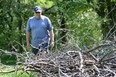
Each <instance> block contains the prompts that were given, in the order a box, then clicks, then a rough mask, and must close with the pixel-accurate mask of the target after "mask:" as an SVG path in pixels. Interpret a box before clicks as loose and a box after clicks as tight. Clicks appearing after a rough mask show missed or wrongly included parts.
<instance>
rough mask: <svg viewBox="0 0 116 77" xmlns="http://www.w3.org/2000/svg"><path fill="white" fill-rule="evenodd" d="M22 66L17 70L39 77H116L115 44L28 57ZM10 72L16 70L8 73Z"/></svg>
mask: <svg viewBox="0 0 116 77" xmlns="http://www.w3.org/2000/svg"><path fill="white" fill-rule="evenodd" d="M22 64H23V66H22V67H21V68H17V70H22V71H23V72H27V73H28V71H33V72H37V73H38V77H116V50H115V44H114V43H112V44H104V45H100V46H97V47H94V48H92V49H91V50H78V51H64V52H60V53H57V54H55V53H52V54H50V53H49V54H48V55H47V56H46V57H44V58H41V57H39V58H38V57H37V56H36V57H35V58H33V57H32V58H31V57H28V58H27V59H26V60H25V62H23V63H22ZM17 70H15V71H17ZM10 72H14V70H13V71H9V72H7V73H10Z"/></svg>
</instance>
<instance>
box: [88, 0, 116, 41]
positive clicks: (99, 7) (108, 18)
mask: <svg viewBox="0 0 116 77" xmlns="http://www.w3.org/2000/svg"><path fill="white" fill-rule="evenodd" d="M87 2H88V3H91V4H93V10H94V11H95V12H96V13H97V14H98V15H99V16H100V17H101V18H102V24H101V28H102V33H103V39H104V40H107V39H108V40H114V37H115V29H116V27H115V25H116V24H115V22H116V9H115V8H116V0H94V1H93V0H87Z"/></svg>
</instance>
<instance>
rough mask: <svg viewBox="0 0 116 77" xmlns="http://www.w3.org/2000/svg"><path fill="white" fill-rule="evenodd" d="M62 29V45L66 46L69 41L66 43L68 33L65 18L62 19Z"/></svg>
mask: <svg viewBox="0 0 116 77" xmlns="http://www.w3.org/2000/svg"><path fill="white" fill-rule="evenodd" d="M60 28H61V29H63V30H61V38H62V37H63V38H62V39H61V43H62V44H65V43H66V42H67V41H66V33H67V31H66V24H65V18H64V17H63V18H62V19H61V26H60Z"/></svg>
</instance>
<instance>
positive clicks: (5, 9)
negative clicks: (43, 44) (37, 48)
mask: <svg viewBox="0 0 116 77" xmlns="http://www.w3.org/2000/svg"><path fill="white" fill-rule="evenodd" d="M35 6H41V7H42V8H43V14H44V15H46V16H48V17H49V18H50V20H51V22H52V25H53V27H54V28H53V30H54V34H55V35H54V36H55V40H54V43H55V47H54V48H53V49H49V51H50V53H57V54H62V53H61V52H64V53H65V54H67V52H68V51H79V53H81V56H82V58H85V56H86V57H87V58H90V57H92V58H91V59H92V61H93V60H94V62H95V63H96V64H98V65H95V66H96V68H98V69H99V70H97V72H98V71H99V76H98V75H97V76H98V77H105V75H103V74H101V73H102V71H104V69H102V68H99V64H100V65H101V66H100V67H102V66H103V67H104V68H105V70H106V69H107V68H106V67H108V68H109V69H110V73H107V72H106V71H104V73H105V74H106V73H107V74H108V75H107V76H106V77H108V76H109V74H113V75H112V76H111V77H115V76H116V70H115V69H113V70H112V66H114V67H115V68H116V64H115V63H114V62H113V63H112V62H111V61H110V60H114V61H116V59H115V58H116V55H112V56H111V55H110V54H116V52H115V45H116V44H115V41H116V34H115V33H116V30H115V29H116V27H115V26H116V0H0V66H2V64H5V63H6V64H7V61H8V62H10V61H14V62H13V63H14V64H15V65H17V62H18V60H17V59H21V57H20V56H18V57H17V55H16V54H22V55H25V54H26V55H27V53H31V50H27V49H26V31H25V30H26V24H27V20H28V18H29V17H32V16H33V15H34V12H33V8H34V7H35ZM91 51H92V52H91ZM10 53H11V54H10ZM79 53H78V56H77V57H76V59H75V60H76V61H78V59H79V58H80V56H79ZM98 53H99V54H98ZM9 54H10V55H11V56H12V57H11V58H10V55H9ZM73 54H74V55H76V54H77V53H75V52H74V53H73ZM88 54H89V56H88ZM3 55H5V56H3ZM28 55H29V54H28ZM48 55H51V54H48ZM109 55H110V56H109ZM6 56H7V57H9V59H7V60H6ZM61 56H62V55H61ZM61 56H58V55H57V57H58V59H59V58H61ZM49 57H50V56H49ZM51 57H53V55H51ZM66 57H67V55H66ZM68 57H70V58H69V60H71V57H72V55H70V54H68ZM64 58H65V56H64V57H63V59H62V60H63V61H64V62H65V60H64ZM12 59H13V60H12ZM14 59H15V60H14ZM52 59H53V58H52ZM108 59H110V60H108ZM22 60H26V59H25V56H23V59H21V60H20V61H19V62H21V63H22ZM29 60H30V59H29ZM84 60H86V59H83V61H81V60H80V59H79V62H82V63H84ZM107 60H108V61H107ZM55 61H56V62H57V59H56V60H55ZM45 62H46V61H45ZM58 62H60V61H58ZM66 62H67V61H66ZM11 64H12V62H11ZM22 64H23V63H22ZM38 64H39V63H38ZM48 64H49V62H48ZM73 64H75V63H73ZM102 64H103V65H102ZM24 65H25V64H24ZM59 65H60V63H59ZM77 65H79V64H77ZM82 65H83V64H82ZM25 66H27V67H30V65H29V66H28V65H25ZM65 67H67V65H66V66H65V65H64V66H63V68H62V69H59V70H60V72H62V73H63V74H64V72H66V71H67V69H66V68H65ZM32 68H33V67H32ZM38 68H39V69H40V66H37V69H36V70H37V71H39V70H38ZM55 68H56V66H55ZM58 68H59V67H58ZM64 68H65V69H64ZM67 68H68V67H67ZM74 68H77V67H76V66H74ZM80 68H81V66H80ZM0 69H1V67H0ZM34 69H35V67H34ZM52 69H54V68H52ZM77 69H79V68H77ZM82 70H85V68H84V67H82ZM82 70H81V72H79V71H78V76H79V77H84V75H85V74H86V75H88V77H94V76H95V75H94V76H90V74H89V72H88V71H87V72H85V71H84V72H83V74H81V73H82ZM87 70H88V69H87ZM45 71H46V69H44V70H43V71H40V73H44V75H46V74H47V73H45ZM68 71H72V69H70V70H68ZM74 71H75V70H74ZM47 72H48V71H47ZM57 72H58V70H57ZM93 72H94V73H95V72H96V71H95V70H94V71H92V72H91V73H93ZM52 73H53V72H52ZM68 74H69V72H66V74H65V75H67V76H64V77H78V76H77V75H75V76H73V75H74V72H73V74H72V75H70V76H68ZM75 74H77V73H75ZM80 74H81V76H80ZM42 75H43V74H42ZM46 76H47V77H52V76H51V72H49V75H46ZM53 77H55V75H53ZM56 77H59V76H56ZM60 77H62V76H60ZM109 77H110V76H109Z"/></svg>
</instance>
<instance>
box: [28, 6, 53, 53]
mask: <svg viewBox="0 0 116 77" xmlns="http://www.w3.org/2000/svg"><path fill="white" fill-rule="evenodd" d="M30 36H32V40H31V45H30ZM26 43H27V48H31V46H32V53H34V54H35V55H36V54H37V53H39V52H38V51H41V52H47V50H48V47H49V44H50V47H51V48H53V47H54V33H53V27H52V24H51V21H50V19H49V18H48V17H46V16H44V15H42V8H41V7H39V6H35V7H34V16H33V17H31V18H29V19H28V22H27V26H26Z"/></svg>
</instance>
